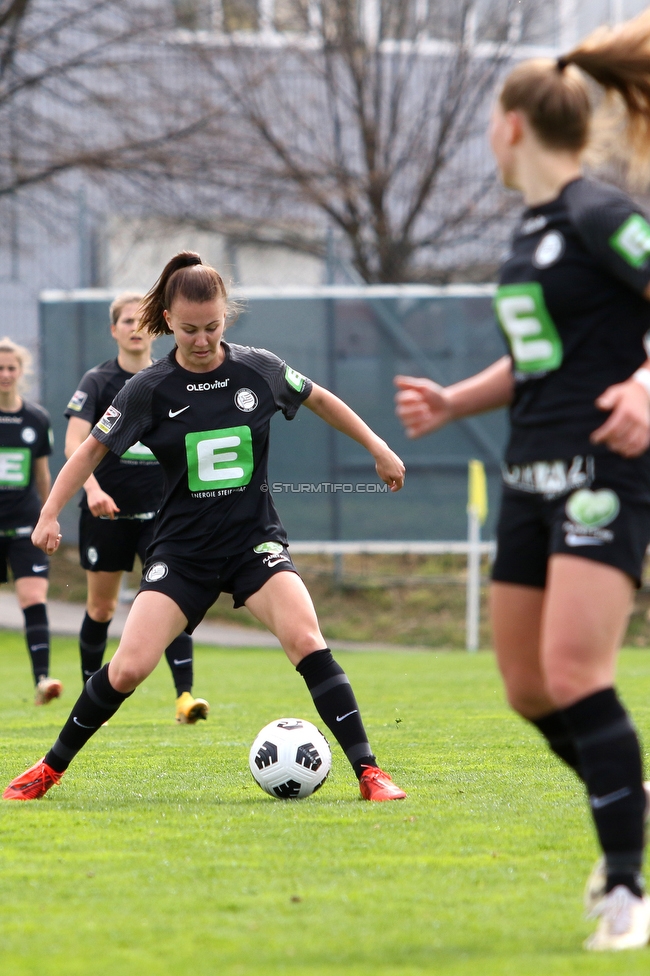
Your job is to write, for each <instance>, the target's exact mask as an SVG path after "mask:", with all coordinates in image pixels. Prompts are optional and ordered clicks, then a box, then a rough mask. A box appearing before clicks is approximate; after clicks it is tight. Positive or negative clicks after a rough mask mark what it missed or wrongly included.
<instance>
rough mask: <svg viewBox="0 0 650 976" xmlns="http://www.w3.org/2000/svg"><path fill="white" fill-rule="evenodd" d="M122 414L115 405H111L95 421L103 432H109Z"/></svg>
mask: <svg viewBox="0 0 650 976" xmlns="http://www.w3.org/2000/svg"><path fill="white" fill-rule="evenodd" d="M121 416H122V414H121V413H120V411H119V410H116V409H115V407H113V406H111V407H109V408H108V410H107V411H106V413H105V414H104V416H103V417H102V418H101V419H100V420H98V421H97V426H98V427H99V429H100V430H101V431H103V432H104V433H105V434H110V432H111V431H112V429H113V427H114V426H115V424H116V423H117V422H118V420H119V419H120V417H121Z"/></svg>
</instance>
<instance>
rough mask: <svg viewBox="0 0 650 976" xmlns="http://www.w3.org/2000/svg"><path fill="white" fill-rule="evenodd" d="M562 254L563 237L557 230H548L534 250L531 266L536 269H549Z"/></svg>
mask: <svg viewBox="0 0 650 976" xmlns="http://www.w3.org/2000/svg"><path fill="white" fill-rule="evenodd" d="M563 254H564V237H563V235H562V234H561V233H560V232H559V230H550V231H549V232H548V234H544V236H543V237H542V239H541V241H540V242H539V244H538V245H537V247H536V248H535V253H534V254H533V264H534V265H535V267H536V268H550V266H551V265H552V264H555V262H556V261H559V259H560V258H561V257H562V255H563Z"/></svg>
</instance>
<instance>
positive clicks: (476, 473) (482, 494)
mask: <svg viewBox="0 0 650 976" xmlns="http://www.w3.org/2000/svg"><path fill="white" fill-rule="evenodd" d="M467 489H468V490H467V511H468V512H473V513H474V515H476V517H477V519H478V520H479V522H480V523H481V525H483V523H484V522H485V520H486V518H487V513H488V496H487V482H486V480H485V468H484V466H483V462H482V461H470V462H469V468H468V484H467Z"/></svg>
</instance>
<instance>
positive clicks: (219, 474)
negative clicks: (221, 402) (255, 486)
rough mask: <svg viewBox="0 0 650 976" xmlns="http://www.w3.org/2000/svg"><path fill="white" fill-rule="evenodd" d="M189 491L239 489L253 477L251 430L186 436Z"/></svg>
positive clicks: (229, 429)
mask: <svg viewBox="0 0 650 976" xmlns="http://www.w3.org/2000/svg"><path fill="white" fill-rule="evenodd" d="M185 450H186V452H187V481H188V484H189V489H190V491H214V490H215V489H218V488H241V487H242V486H243V485H247V484H248V482H249V481H250V480H251V478H252V476H253V438H252V435H251V429H250V427H224V428H223V429H222V430H200V431H197V432H195V433H193V434H186V435H185Z"/></svg>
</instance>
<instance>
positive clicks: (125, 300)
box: [109, 291, 153, 355]
mask: <svg viewBox="0 0 650 976" xmlns="http://www.w3.org/2000/svg"><path fill="white" fill-rule="evenodd" d="M142 301H143V296H142V295H141V294H139V293H138V292H133V291H125V292H123V293H122V294H121V295H118V296H117V298H116V299H115V300H114V301H113V302H112V303H111V307H110V310H109V314H110V320H111V335H112V336H113V338H114V339H115V341H116V342H117V344H118V346H119V348H120V349H121V350H123V351H124V352H137V353H144V354H146V355H148V354H149V353H150V351H151V343H152V341H153V339H152V338H151V336H149V335H148V334H147V333H146V332H142V331H140V319H141V317H142Z"/></svg>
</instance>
